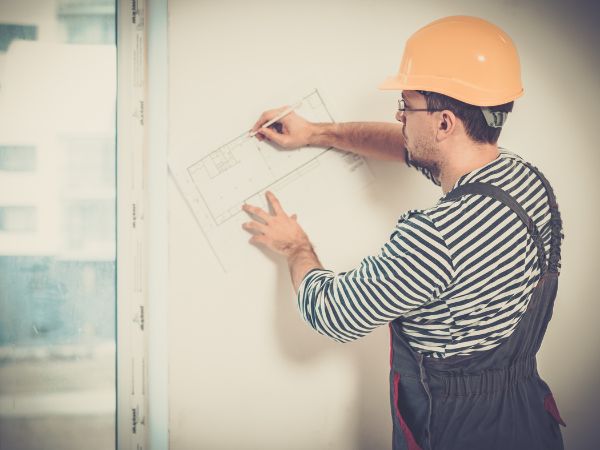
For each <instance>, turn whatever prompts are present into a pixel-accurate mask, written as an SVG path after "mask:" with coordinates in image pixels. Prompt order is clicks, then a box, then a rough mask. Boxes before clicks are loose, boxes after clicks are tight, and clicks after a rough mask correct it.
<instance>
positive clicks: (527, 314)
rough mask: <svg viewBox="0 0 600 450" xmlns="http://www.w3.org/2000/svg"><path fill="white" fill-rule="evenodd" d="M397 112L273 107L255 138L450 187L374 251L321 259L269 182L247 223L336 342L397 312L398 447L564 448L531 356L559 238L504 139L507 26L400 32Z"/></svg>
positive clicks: (547, 208)
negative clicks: (383, 163)
mask: <svg viewBox="0 0 600 450" xmlns="http://www.w3.org/2000/svg"><path fill="white" fill-rule="evenodd" d="M381 88H382V89H392V90H398V91H402V93H401V98H400V99H399V108H398V111H397V113H396V119H397V120H398V121H399V122H400V125H398V124H397V123H339V124H332V123H327V124H323V123H310V122H307V121H306V120H304V119H303V118H302V117H300V116H298V115H297V114H295V113H290V114H288V115H287V116H285V117H284V118H282V119H281V120H280V121H279V126H278V128H277V129H274V128H273V127H262V125H264V124H266V123H267V122H268V121H269V120H270V119H272V118H274V117H276V116H277V115H278V114H279V113H281V111H283V110H284V109H285V107H284V108H279V109H274V110H272V111H267V112H265V113H263V114H262V115H261V117H260V119H259V120H258V121H257V122H256V124H255V125H254V127H253V131H258V134H257V136H258V138H259V139H268V140H269V141H272V142H274V143H276V144H277V145H279V146H281V147H283V148H286V149H294V148H298V147H302V146H305V145H313V146H321V147H335V148H338V149H341V150H345V151H350V152H354V153H357V154H360V155H363V156H366V157H373V158H382V159H391V160H399V161H405V162H406V164H407V165H409V166H410V167H415V168H417V169H418V170H420V171H421V172H422V173H423V174H424V175H425V176H427V177H428V178H429V179H430V180H431V181H432V182H434V183H435V184H437V185H439V186H441V188H442V191H443V193H444V195H443V196H442V197H441V198H440V200H439V201H438V202H437V204H436V205H434V206H432V207H430V208H428V209H423V210H411V211H408V212H406V213H405V214H403V215H402V216H401V217H400V219H399V220H398V222H397V224H396V227H395V229H394V230H393V232H392V234H391V236H390V238H389V240H388V241H387V242H386V243H385V245H384V246H383V247H382V249H381V251H380V252H379V254H377V255H374V256H368V257H366V258H364V259H363V260H362V261H361V264H360V265H359V266H358V267H356V268H355V269H353V270H350V271H348V272H343V273H339V274H335V273H333V272H332V271H329V270H326V269H325V268H323V266H322V265H321V263H320V262H319V259H318V257H317V255H316V254H315V252H314V250H313V248H312V246H311V243H310V241H309V239H308V237H307V236H306V234H305V233H304V231H303V230H302V228H301V227H300V225H299V224H298V222H297V219H296V216H295V215H292V216H290V215H288V214H287V213H286V212H285V211H284V210H283V209H282V207H281V205H280V203H279V201H278V200H277V199H276V198H275V196H274V195H273V194H272V193H267V199H268V201H269V203H270V205H271V207H272V210H273V213H268V212H266V211H264V210H262V209H261V208H258V207H254V206H251V205H244V207H243V209H244V210H245V211H246V212H248V213H249V214H250V216H251V220H250V221H249V222H247V223H245V224H243V227H244V228H245V229H246V230H248V231H249V232H250V233H251V234H252V237H251V239H250V242H252V243H254V244H260V245H262V246H264V247H266V248H268V249H270V250H272V251H274V252H277V253H279V254H281V255H283V256H284V257H286V258H287V261H288V263H289V268H290V273H291V277H292V283H293V286H294V288H295V290H296V292H297V293H298V306H299V309H300V311H301V313H302V315H303V316H304V318H305V320H306V321H307V322H308V323H309V324H310V325H311V326H312V327H313V328H314V329H315V330H316V331H318V332H319V333H321V334H324V335H326V336H329V337H331V338H333V339H335V340H337V341H340V342H348V341H351V340H354V339H357V338H359V337H361V336H364V335H365V334H367V333H368V332H370V331H372V330H373V329H374V328H375V327H378V326H380V325H384V324H389V328H390V334H391V347H392V348H391V356H390V364H391V370H390V399H391V412H392V420H393V448H394V449H411V450H414V449H424V450H425V449H427V450H432V449H433V450H438V449H444V450H454V449H456V450H468V449H482V450H490V449H499V450H500V449H502V450H506V449H512V450H515V449H524V450H525V449H527V450H534V449H540V450H542V449H543V450H550V449H562V448H563V441H562V435H561V431H560V428H559V424H561V425H563V426H564V425H565V424H564V422H563V420H562V418H561V417H560V414H559V412H558V409H557V406H556V403H555V401H554V398H553V395H552V393H551V391H550V389H549V387H548V385H547V384H546V383H545V382H544V381H543V380H542V379H541V378H540V376H539V374H538V371H537V365H536V353H537V351H538V350H539V347H540V344H541V341H542V338H543V336H544V333H545V330H546V327H547V325H548V322H549V320H550V317H551V315H552V308H553V304H554V299H555V296H556V290H557V284H558V274H559V271H560V246H561V243H562V239H563V234H562V228H561V219H560V214H559V211H558V206H557V204H556V199H555V197H554V194H553V192H552V189H551V187H550V185H549V183H548V181H547V180H546V179H545V178H544V176H543V175H542V174H541V173H540V172H539V170H537V169H536V168H535V167H533V166H532V165H531V164H529V163H527V162H526V161H524V160H523V159H522V158H521V157H520V156H518V155H516V154H515V153H512V152H509V151H508V150H505V149H502V148H499V147H498V145H497V140H498V136H499V134H500V130H501V129H502V126H503V125H504V123H505V121H506V118H507V115H508V113H509V112H510V111H512V108H513V101H514V100H515V99H516V98H518V97H520V96H521V95H522V94H523V88H522V85H521V76H520V63H519V58H518V54H517V51H516V48H515V46H514V44H513V42H512V40H511V39H510V37H509V36H508V35H507V34H506V33H504V32H503V31H502V30H501V29H499V28H498V27H496V26H495V25H493V24H491V23H489V22H487V21H485V20H482V19H479V18H475V17H466V16H455V17H446V18H443V19H440V20H437V21H435V22H432V23H430V24H428V25H427V26H425V27H423V28H421V29H420V30H418V31H417V32H416V33H414V34H413V35H412V36H411V37H410V38H409V40H408V41H407V42H406V45H405V49H404V54H403V57H402V61H401V64H400V70H399V73H398V74H397V75H396V76H394V77H391V78H389V79H388V80H386V81H385V82H384V83H383V85H382V86H381Z"/></svg>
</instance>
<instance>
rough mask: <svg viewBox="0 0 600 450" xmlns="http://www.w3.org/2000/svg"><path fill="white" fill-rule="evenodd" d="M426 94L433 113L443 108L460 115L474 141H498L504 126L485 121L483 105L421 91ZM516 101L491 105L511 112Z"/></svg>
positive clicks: (492, 109)
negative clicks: (495, 126)
mask: <svg viewBox="0 0 600 450" xmlns="http://www.w3.org/2000/svg"><path fill="white" fill-rule="evenodd" d="M419 92H421V93H422V94H423V95H425V99H426V101H427V110H428V111H429V112H430V113H431V112H433V111H436V110H437V111H439V110H441V109H447V110H450V111H452V112H453V113H454V114H455V115H456V117H458V118H459V119H460V120H461V121H462V123H463V125H464V126H465V131H466V133H467V136H469V137H470V138H471V139H472V140H473V141H475V142H478V143H481V144H495V143H496V142H498V137H499V136H500V131H501V130H502V128H494V127H490V126H489V125H488V124H487V122H486V121H485V117H484V116H483V113H482V112H481V107H479V106H475V105H470V104H468V103H464V102H461V101H460V100H456V99H455V98H452V97H448V96H447V95H443V94H438V93H437V92H427V91H419ZM514 103H515V102H510V103H504V104H503V105H497V106H490V107H489V109H490V110H491V111H492V112H493V111H502V112H511V111H512V109H513V105H514Z"/></svg>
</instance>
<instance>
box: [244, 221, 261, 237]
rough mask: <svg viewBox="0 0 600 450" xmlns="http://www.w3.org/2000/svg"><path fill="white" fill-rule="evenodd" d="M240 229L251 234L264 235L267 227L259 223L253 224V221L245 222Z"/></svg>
mask: <svg viewBox="0 0 600 450" xmlns="http://www.w3.org/2000/svg"><path fill="white" fill-rule="evenodd" d="M242 227H243V228H244V229H245V230H248V231H250V232H252V233H255V234H264V233H265V231H266V230H267V226H266V225H264V224H262V223H259V222H255V221H253V222H246V223H244V224H243V225H242Z"/></svg>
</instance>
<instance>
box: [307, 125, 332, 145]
mask: <svg viewBox="0 0 600 450" xmlns="http://www.w3.org/2000/svg"><path fill="white" fill-rule="evenodd" d="M336 125H337V124H335V123H312V124H311V127H310V133H309V136H308V145H312V146H314V147H335V134H336V132H335V127H336Z"/></svg>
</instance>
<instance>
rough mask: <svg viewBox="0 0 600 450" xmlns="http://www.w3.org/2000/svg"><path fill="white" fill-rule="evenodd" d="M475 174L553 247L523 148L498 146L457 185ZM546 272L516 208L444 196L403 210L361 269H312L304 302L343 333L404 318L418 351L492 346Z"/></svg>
mask: <svg viewBox="0 0 600 450" xmlns="http://www.w3.org/2000/svg"><path fill="white" fill-rule="evenodd" d="M406 161H407V164H408V165H409V166H410V165H411V164H410V160H409V159H408V158H407V159H406ZM419 170H421V171H422V172H423V173H424V174H425V175H426V176H427V177H428V178H429V179H430V180H432V181H433V182H434V183H436V184H439V182H438V181H437V180H435V179H434V178H433V177H432V176H431V174H430V173H428V172H427V171H425V170H423V169H419ZM475 181H479V182H484V183H491V184H493V185H496V186H498V187H500V188H502V189H504V190H505V191H507V192H508V193H509V194H510V195H511V196H513V197H514V198H515V199H516V200H517V201H518V202H519V203H520V204H521V206H523V208H525V210H526V211H527V213H528V215H529V216H530V217H531V218H532V219H533V220H534V221H535V223H536V225H537V227H538V230H540V233H541V235H542V239H543V242H544V246H545V249H546V251H549V248H550V228H549V219H550V213H549V207H548V199H547V196H546V194H545V190H544V188H543V186H542V184H541V181H540V180H539V179H538V177H537V176H536V175H535V173H533V172H532V171H531V170H530V169H529V168H528V167H527V166H526V165H525V164H524V161H523V159H522V158H521V157H520V156H518V155H516V154H514V153H511V152H509V151H507V150H504V149H500V155H499V157H498V158H496V159H495V160H494V161H492V162H490V163H488V164H487V165H485V166H483V167H481V168H479V169H477V170H474V171H473V172H470V173H468V174H465V175H463V176H462V177H460V178H459V179H458V180H457V182H456V184H455V186H454V187H457V186H461V185H464V184H467V183H471V182H475ZM539 276H540V272H539V267H538V265H537V253H536V248H535V245H534V243H533V240H532V239H531V237H530V236H529V234H528V233H527V230H526V228H525V225H524V224H523V223H522V222H521V220H520V219H519V218H518V217H517V215H516V214H515V213H514V212H513V211H512V210H511V209H510V208H508V207H507V206H505V205H503V204H502V203H500V202H499V201H497V200H495V199H493V198H491V197H485V196H478V195H466V196H463V197H462V198H461V199H460V200H454V201H447V200H445V199H444V198H443V197H442V198H441V199H440V200H439V201H438V203H437V204H436V205H435V206H434V207H432V208H429V209H424V210H410V211H408V212H407V213H405V214H403V215H402V216H401V217H400V219H399V220H398V222H397V224H396V226H395V229H394V230H393V232H392V234H391V236H390V238H389V240H388V241H387V242H386V243H385V244H384V245H383V247H382V248H381V250H380V252H379V253H378V254H377V255H374V256H368V257H366V258H364V259H363V260H362V261H361V263H360V265H359V266H358V267H356V268H355V269H353V270H350V271H348V272H342V273H339V274H335V273H333V272H332V271H329V270H321V269H316V270H312V271H310V272H309V273H308V274H307V275H306V276H305V277H304V279H303V281H302V283H301V285H300V288H299V291H298V307H299V309H300V312H301V314H302V315H303V316H304V319H305V320H306V321H307V322H308V323H309V324H310V325H311V326H312V327H313V328H314V329H315V330H316V331H318V332H319V333H321V334H324V335H326V336H329V337H331V338H333V339H335V340H336V341H339V342H348V341H351V340H354V339H357V338H359V337H361V336H364V335H365V334H367V333H369V332H370V331H372V330H373V329H374V328H376V327H378V326H380V325H383V324H386V323H388V322H391V321H393V320H395V319H397V318H401V325H402V330H403V332H404V334H405V336H406V337H407V339H408V342H409V344H410V345H411V346H412V347H413V348H414V349H415V350H416V351H418V352H420V353H424V354H426V355H428V356H432V357H436V358H445V357H449V356H452V355H467V354H470V353H472V352H475V351H482V350H488V349H491V348H494V347H496V346H498V345H499V344H500V343H501V342H502V340H503V339H506V338H507V337H508V336H510V335H511V333H512V332H513V331H514V329H515V327H516V325H517V324H518V322H519V320H520V318H521V317H522V315H523V313H524V312H525V310H526V308H527V305H528V302H529V300H530V298H531V293H532V291H533V288H534V287H535V284H536V282H537V281H538V279H539Z"/></svg>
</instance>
